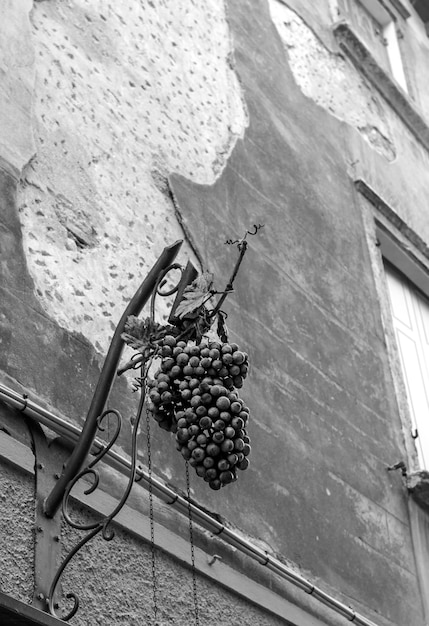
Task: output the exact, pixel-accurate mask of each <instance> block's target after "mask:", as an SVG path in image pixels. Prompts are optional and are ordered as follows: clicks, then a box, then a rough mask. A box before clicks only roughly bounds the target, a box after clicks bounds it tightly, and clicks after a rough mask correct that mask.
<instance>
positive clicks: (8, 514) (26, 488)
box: [0, 461, 35, 602]
mask: <svg viewBox="0 0 429 626" xmlns="http://www.w3.org/2000/svg"><path fill="white" fill-rule="evenodd" d="M34 520H35V517H34V484H33V479H32V478H30V477H28V476H27V475H24V474H23V473H21V472H20V471H18V470H17V469H16V468H13V467H12V466H10V465H8V464H7V463H5V462H3V461H0V563H1V567H0V588H1V590H2V591H3V593H8V594H10V595H12V596H13V597H15V598H18V599H20V600H22V601H23V602H31V599H32V596H33V585H34V579H33V575H34V571H33V560H34V555H33V548H34V541H33V536H34V534H33V533H34Z"/></svg>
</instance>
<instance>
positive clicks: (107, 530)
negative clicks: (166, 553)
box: [47, 263, 196, 621]
mask: <svg viewBox="0 0 429 626" xmlns="http://www.w3.org/2000/svg"><path fill="white" fill-rule="evenodd" d="M172 270H180V272H181V275H180V279H179V282H178V283H177V284H176V285H174V286H173V287H172V288H171V289H168V290H166V291H163V290H162V288H163V286H164V283H165V282H166V276H167V274H168V273H169V272H171V271H172ZM195 275H196V270H195V268H194V267H193V265H192V264H190V263H188V265H187V267H186V268H182V266H180V265H178V264H177V263H174V264H170V265H169V266H167V267H164V268H163V269H162V270H161V271H159V272H158V275H157V277H156V280H155V281H154V285H153V288H152V292H151V294H150V311H151V319H152V320H153V319H154V316H155V298H156V296H157V295H159V296H162V297H168V296H172V295H174V294H175V293H178V294H180V290H183V288H184V287H183V283H184V282H186V281H188V280H191V279H192V277H194V276H195ZM176 300H177V298H176ZM128 309H129V307H128V308H127V310H128ZM173 310H174V307H173ZM127 317H128V316H127ZM122 330H123V328H122ZM112 343H113V340H112ZM118 359H119V357H118ZM118 359H117V360H116V363H115V366H116V367H115V370H117V364H118ZM106 360H107V359H106ZM150 365H151V358H149V359H147V360H146V361H145V362H141V359H139V360H135V361H134V363H133V369H139V370H140V372H139V374H140V375H139V377H138V380H139V381H145V380H146V378H147V373H148V370H149V368H150ZM117 371H118V373H120V370H117ZM138 388H139V392H140V399H139V404H138V408H137V411H136V415H135V418H134V419H133V420H131V423H132V434H131V471H130V474H129V476H128V481H127V485H126V488H125V490H124V493H123V495H122V497H121V499H120V501H119V502H118V504H117V505H116V507H115V508H114V509H113V511H111V513H109V514H108V515H106V516H105V517H103V518H102V519H101V520H100V521H97V522H91V523H80V522H77V521H75V520H73V518H72V516H71V514H70V512H69V505H70V497H71V492H72V490H73V488H74V487H75V485H76V484H77V483H78V482H79V481H80V480H81V479H83V478H85V477H90V478H91V480H92V482H91V484H90V486H89V487H88V488H87V489H86V490H85V491H84V494H85V495H90V494H91V493H93V492H94V491H95V490H96V489H97V487H98V486H99V483H100V475H99V472H98V469H97V467H96V466H97V465H98V464H99V463H100V461H101V460H102V459H103V457H104V456H105V455H106V454H107V453H108V451H109V450H110V449H111V448H112V447H113V445H114V444H115V442H116V441H117V439H118V437H119V435H120V432H121V428H122V425H123V417H122V415H121V413H120V412H119V411H118V410H117V409H111V408H109V409H106V410H104V411H103V413H101V415H100V416H99V417H97V418H96V420H95V434H94V436H93V437H92V439H91V442H90V445H92V443H93V441H94V438H95V435H96V432H97V430H98V431H100V432H104V430H105V426H104V424H105V422H106V420H107V419H108V418H109V417H113V418H114V420H115V425H114V429H113V434H112V435H111V437H110V439H109V441H108V442H107V443H106V444H105V445H104V446H103V448H102V449H101V450H100V452H99V453H98V454H97V455H96V456H95V457H94V458H93V459H92V460H91V461H90V462H89V463H88V465H87V466H86V467H85V468H84V469H82V470H81V471H79V472H78V473H77V474H76V475H75V476H74V477H72V479H71V480H70V481H69V483H68V484H67V486H66V489H65V492H64V495H63V498H62V513H63V517H64V521H65V522H66V523H67V524H68V525H69V526H70V527H71V528H75V529H76V530H80V531H85V532H87V534H86V535H85V536H84V537H83V538H82V539H81V540H80V541H79V542H78V543H77V544H76V545H75V546H74V547H73V548H72V549H71V550H70V552H69V553H68V554H67V556H66V557H65V558H64V560H63V561H62V563H61V565H60V567H59V568H58V570H57V572H56V574H55V576H54V579H53V581H52V584H51V587H50V589H49V593H48V596H47V608H48V611H49V613H50V614H51V615H53V616H54V617H57V618H59V619H61V620H63V621H69V620H70V619H71V618H72V617H73V616H74V615H75V614H76V612H77V611H78V609H79V604H80V601H79V596H78V595H77V594H76V593H74V592H68V593H66V594H65V597H66V599H67V600H71V601H72V602H73V606H72V608H71V609H69V610H68V612H67V613H66V614H65V615H58V614H57V610H58V609H59V603H58V602H57V601H56V599H55V598H56V592H57V588H58V585H59V583H60V581H61V578H62V575H63V574H64V571H65V569H66V568H67V566H68V564H69V563H70V562H71V560H72V559H73V557H74V556H75V555H76V554H77V553H78V552H79V551H80V550H81V548H83V547H84V546H85V545H86V544H87V543H88V542H89V541H90V540H91V539H93V538H94V537H95V536H96V535H98V534H99V533H101V536H102V537H103V539H104V540H106V541H111V540H112V539H113V538H114V536H115V531H114V529H113V528H112V526H111V522H112V521H113V519H114V518H115V517H116V516H117V515H118V513H119V512H120V511H121V510H122V508H123V507H124V505H125V504H126V502H127V499H128V496H129V495H130V492H131V489H132V486H133V484H134V482H135V481H136V471H137V452H138V448H137V436H138V432H139V426H140V423H141V418H142V414H143V408H144V404H145V398H146V388H145V385H144V384H139V385H138ZM109 390H110V387H109ZM106 400H107V395H106V399H105V401H106ZM103 406H104V403H103Z"/></svg>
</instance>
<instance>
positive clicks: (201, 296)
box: [175, 272, 213, 319]
mask: <svg viewBox="0 0 429 626" xmlns="http://www.w3.org/2000/svg"><path fill="white" fill-rule="evenodd" d="M212 285H213V274H212V273H211V272H204V273H203V274H201V276H197V278H196V279H195V280H194V281H193V282H192V283H191V284H190V285H188V287H186V289H185V291H184V292H183V297H182V299H181V301H180V302H179V304H178V306H177V309H176V312H175V313H176V315H177V317H178V318H179V319H183V318H184V317H186V316H187V315H189V314H191V313H193V312H194V311H197V309H199V308H200V307H201V306H202V305H203V304H204V303H205V302H206V301H207V300H208V299H209V298H210V295H211V293H210V289H211V287H212Z"/></svg>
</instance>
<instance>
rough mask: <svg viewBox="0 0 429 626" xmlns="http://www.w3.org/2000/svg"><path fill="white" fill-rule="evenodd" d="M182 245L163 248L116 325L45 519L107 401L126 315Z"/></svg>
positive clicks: (55, 507) (85, 449) (70, 476)
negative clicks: (91, 396)
mask: <svg viewBox="0 0 429 626" xmlns="http://www.w3.org/2000/svg"><path fill="white" fill-rule="evenodd" d="M182 243H183V242H182V241H180V240H179V241H176V243H174V244H172V245H171V246H167V247H166V248H164V250H163V252H162V253H161V256H160V257H159V259H158V260H157V261H156V263H155V265H154V266H153V267H152V269H151V270H150V272H149V274H148V275H147V276H146V278H145V280H144V281H143V283H142V284H141V285H140V287H139V288H138V290H137V291H136V293H135V294H134V296H133V298H132V299H131V301H130V302H129V304H128V306H127V308H126V309H125V311H124V313H123V314H122V317H121V319H120V321H119V324H118V325H117V327H116V330H115V332H114V335H113V338H112V341H111V343H110V347H109V350H108V352H107V355H106V359H105V361H104V365H103V368H102V370H101V374H100V378H99V379H98V383H97V386H96V388H95V392H94V395H93V398H92V402H91V405H90V407H89V410H88V414H87V417H86V420H85V424H84V426H83V429H82V433H81V435H80V437H79V440H78V442H77V444H76V446H75V448H74V450H73V452H72V453H71V455H70V458H69V459H68V461H67V464H66V466H65V468H64V470H63V473H62V475H61V477H60V478H59V480H58V482H57V483H56V484H55V487H54V488H53V490H52V491H51V493H50V494H49V495H48V497H47V498H46V500H45V504H44V512H45V514H46V515H47V516H48V517H53V516H54V515H55V513H56V512H57V510H58V508H59V507H60V505H61V500H62V498H63V495H64V493H65V490H66V487H67V485H68V483H69V482H70V480H72V479H73V478H74V476H75V475H76V474H77V473H78V472H79V471H80V469H81V467H82V465H83V463H84V461H85V459H86V456H87V454H88V452H89V451H90V449H91V446H92V443H93V441H94V438H95V433H96V431H97V417H98V416H99V415H101V413H102V412H103V409H104V406H105V404H106V400H107V398H108V395H109V393H110V389H111V387H112V384H113V380H114V378H115V374H116V370H117V367H118V363H119V359H120V357H121V353H122V349H123V347H124V342H123V340H122V338H121V335H122V333H123V332H124V327H125V322H126V321H127V318H128V316H129V315H138V314H139V313H140V311H141V310H142V308H143V307H144V305H145V304H146V303H147V301H148V300H149V298H150V296H151V294H152V291H153V289H154V287H155V285H156V282H157V280H158V277H159V274H160V272H162V270H164V269H165V268H167V267H168V266H169V265H170V264H171V263H172V262H173V261H174V259H175V258H176V256H177V253H178V252H179V249H180V247H181V245H182Z"/></svg>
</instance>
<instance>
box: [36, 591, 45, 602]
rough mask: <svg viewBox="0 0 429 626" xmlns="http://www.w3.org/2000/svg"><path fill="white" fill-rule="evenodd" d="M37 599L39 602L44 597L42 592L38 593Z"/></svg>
mask: <svg viewBox="0 0 429 626" xmlns="http://www.w3.org/2000/svg"><path fill="white" fill-rule="evenodd" d="M37 599H38V600H40V602H42V601H43V600H44V599H45V596H44V595H43V593H38V594H37Z"/></svg>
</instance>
